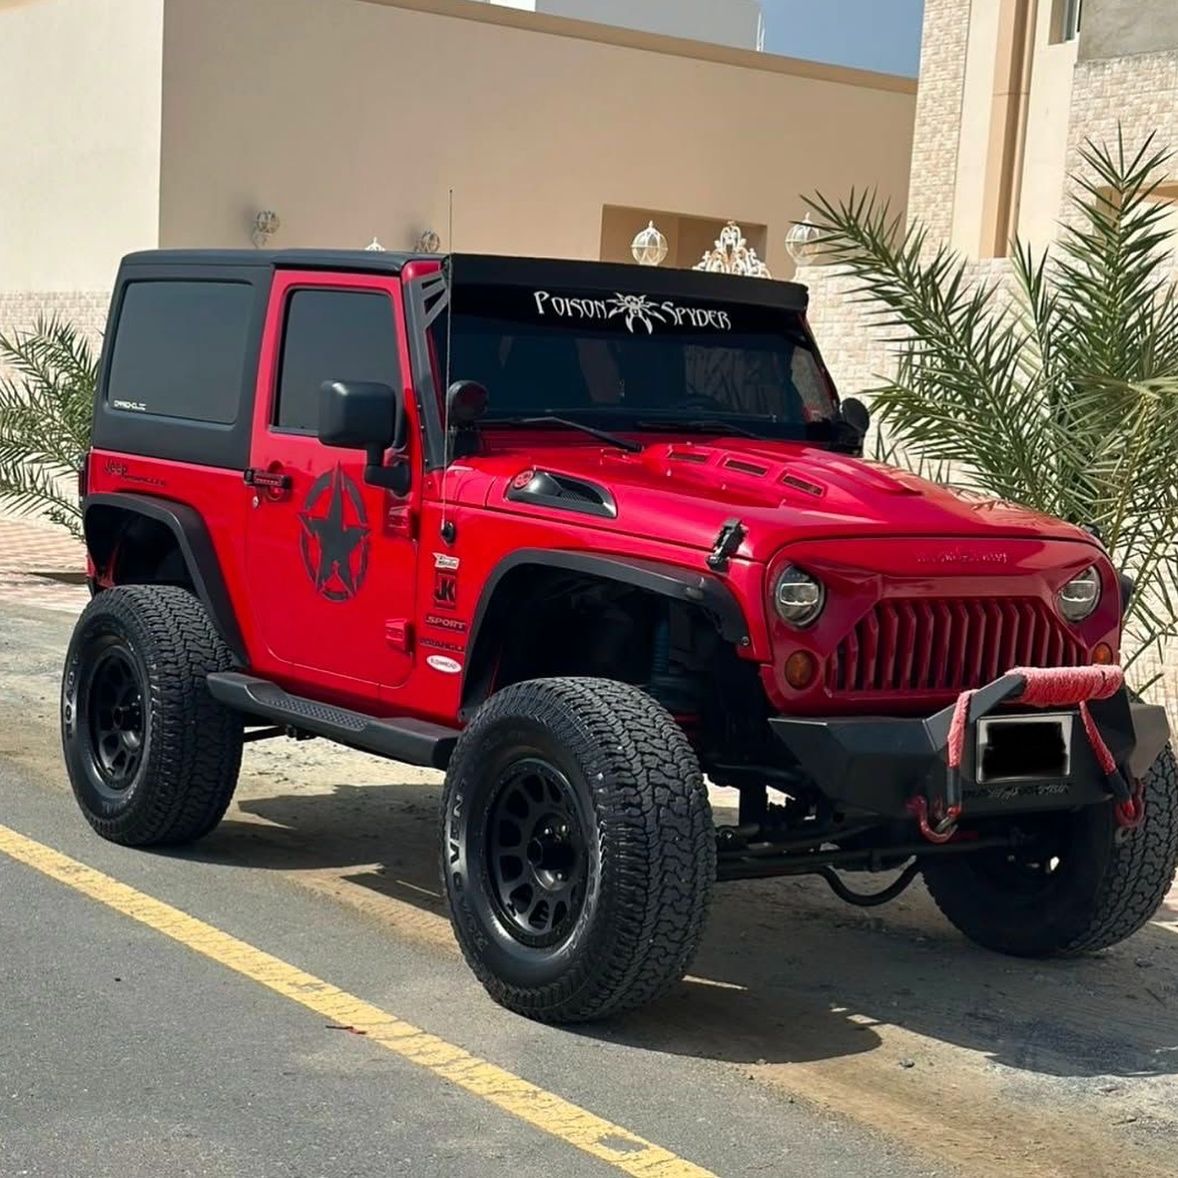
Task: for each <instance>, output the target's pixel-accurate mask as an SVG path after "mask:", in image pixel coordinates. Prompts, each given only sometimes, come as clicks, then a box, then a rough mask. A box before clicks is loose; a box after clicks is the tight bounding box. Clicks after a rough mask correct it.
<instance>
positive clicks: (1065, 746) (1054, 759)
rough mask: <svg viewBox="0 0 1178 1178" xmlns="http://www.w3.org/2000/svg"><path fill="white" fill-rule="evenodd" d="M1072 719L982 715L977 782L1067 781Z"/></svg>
mask: <svg viewBox="0 0 1178 1178" xmlns="http://www.w3.org/2000/svg"><path fill="white" fill-rule="evenodd" d="M1073 719H1074V717H1073V715H1072V714H1071V713H1070V712H1037V713H1034V714H1030V715H1025V716H983V717H982V718H981V719H980V720H978V722H977V734H976V745H975V757H974V767H975V772H974V776H975V778H976V780H977V783H978V784H979V785H1004V784H1007V783H1011V782H1018V781H1045V780H1049V781H1058V780H1063V779H1066V778H1067V777H1068V776H1069V774H1070V773H1071V767H1072V721H1073Z"/></svg>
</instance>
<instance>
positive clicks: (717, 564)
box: [708, 519, 745, 573]
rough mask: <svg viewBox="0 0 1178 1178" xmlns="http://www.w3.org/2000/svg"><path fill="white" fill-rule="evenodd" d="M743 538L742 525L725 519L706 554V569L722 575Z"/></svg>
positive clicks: (737, 521) (735, 520) (736, 520)
mask: <svg viewBox="0 0 1178 1178" xmlns="http://www.w3.org/2000/svg"><path fill="white" fill-rule="evenodd" d="M744 537H745V530H744V524H742V523H741V522H740V520H738V519H726V520H725V521H724V523H723V525H722V526H721V528H720V532H719V534H718V535H717V536H716V542H715V544H714V545H713V546H712V551H711V552H710V553H709V554H708V568H710V569H712V570H714V571H715V572H717V573H722V572H723V571H724V570H725V569H726V568H727V567H728V562H729V560H730V559H731V558H732V557H733V556H735V555H736V552H737V549H739V548H740V545H741V543H742V541H743V540H744Z"/></svg>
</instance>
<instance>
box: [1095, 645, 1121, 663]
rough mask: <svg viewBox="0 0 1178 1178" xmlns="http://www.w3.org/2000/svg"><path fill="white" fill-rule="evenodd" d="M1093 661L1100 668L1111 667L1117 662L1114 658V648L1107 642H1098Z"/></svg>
mask: <svg viewBox="0 0 1178 1178" xmlns="http://www.w3.org/2000/svg"><path fill="white" fill-rule="evenodd" d="M1092 661H1093V662H1094V663H1096V664H1097V665H1098V666H1102V667H1108V666H1111V665H1112V664H1113V663H1114V662H1115V661H1116V659H1115V658H1114V657H1113V648H1112V647H1111V646H1109V644H1108V643H1107V642H1098V643H1097V644H1096V648H1095V649H1094V650H1093V651H1092Z"/></svg>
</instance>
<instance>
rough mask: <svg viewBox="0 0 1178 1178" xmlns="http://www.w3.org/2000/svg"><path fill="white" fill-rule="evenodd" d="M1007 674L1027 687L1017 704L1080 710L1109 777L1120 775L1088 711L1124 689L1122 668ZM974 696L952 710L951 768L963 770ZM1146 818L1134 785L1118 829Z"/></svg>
mask: <svg viewBox="0 0 1178 1178" xmlns="http://www.w3.org/2000/svg"><path fill="white" fill-rule="evenodd" d="M1008 674H1010V675H1019V676H1021V677H1022V678H1023V680H1024V681H1025V683H1026V686H1025V687H1024V688H1023V691H1022V694H1021V695H1020V696H1019V697H1018V702H1019V703H1023V704H1029V705H1030V706H1031V707H1033V708H1060V707H1069V706H1071V705H1072V704H1076V705H1078V706H1079V711H1080V722H1081V723H1082V724H1083V725H1084V732H1085V734H1086V735H1087V737H1088V743H1089V744H1090V745H1091V746H1092V752H1093V754H1094V755H1095V757H1096V760H1097V762H1098V763H1099V765H1100V767H1101V769H1102V770H1103V771H1104V773H1105V775H1106V776H1107V777H1110V778H1111V777H1114V776H1116V775H1117V772H1118V770H1117V763H1116V761H1115V760H1114V759H1113V755H1112V753H1111V752H1109V747H1108V745H1107V744H1105V743H1104V737H1103V736H1101V735H1100V729H1099V728H1097V726H1096V721H1095V720H1093V719H1092V713H1091V712H1090V711H1089V710H1088V702H1089V700H1094V699H1108V698H1109V696H1112V695H1115V694H1116V693H1117V692H1118V691H1120V690H1121V688H1122V687H1123V686H1124V685H1125V675H1124V672H1123V671H1122V670H1121V668H1120V667H1014V668H1012V669H1011V670H1010V671H1009V672H1008ZM973 695H974V692H972V691H963V692H962V693H961V694H960V695H959V696H958V697H957V703H956V704H955V705H954V708H953V721H952V723H951V724H950V725H949V744H948V747H947V749H946V752H947V753H948V759H949V768H950V769H951V770H956V769H958V768H960V766H961V755H962V751H963V750H964V748H965V731H966V727H967V725H968V723H969V701H970V699H971V698H972V697H973ZM1144 816H1145V801H1144V798H1143V797H1142V794H1141V784H1140V783H1139V782H1138V783H1134V786H1133V790H1132V796H1131V797H1130V798H1129V799H1128V800H1127V801H1122V802H1118V803H1117V805H1116V819H1117V825H1118V826H1129V827H1132V826H1139V825H1140V824H1141V820H1142V818H1144Z"/></svg>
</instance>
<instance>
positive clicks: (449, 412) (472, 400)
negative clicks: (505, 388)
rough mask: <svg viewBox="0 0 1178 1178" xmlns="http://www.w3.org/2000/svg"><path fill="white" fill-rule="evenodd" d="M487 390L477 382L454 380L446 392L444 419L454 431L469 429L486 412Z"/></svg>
mask: <svg viewBox="0 0 1178 1178" xmlns="http://www.w3.org/2000/svg"><path fill="white" fill-rule="evenodd" d="M488 395H489V394H488V393H487V390H486V389H485V388H484V387H483V386H482V385H481V384H479V382H478V381H477V380H456V381H455V382H454V383H453V384H452V385H451V386H450V387H449V389H447V390H446V417H447V419H448V420H449V422H450V425H451V426H453V427H454V428H455V429H469V428H470V427H471V426H472V425H474V424H475V422H476V421H478V419H479V418H480V417H482V415H483V414H484V413H486V411H487V397H488Z"/></svg>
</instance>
